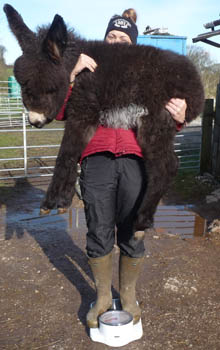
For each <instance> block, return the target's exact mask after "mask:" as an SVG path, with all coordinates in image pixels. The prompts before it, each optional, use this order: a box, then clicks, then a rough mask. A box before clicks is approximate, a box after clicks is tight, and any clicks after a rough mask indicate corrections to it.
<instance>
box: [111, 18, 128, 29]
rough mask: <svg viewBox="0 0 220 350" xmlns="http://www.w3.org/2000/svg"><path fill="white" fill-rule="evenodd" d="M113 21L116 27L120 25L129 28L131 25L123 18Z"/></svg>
mask: <svg viewBox="0 0 220 350" xmlns="http://www.w3.org/2000/svg"><path fill="white" fill-rule="evenodd" d="M113 23H114V26H115V27H119V28H129V27H131V23H129V22H128V21H126V19H121V18H119V19H115V20H114V21H113Z"/></svg>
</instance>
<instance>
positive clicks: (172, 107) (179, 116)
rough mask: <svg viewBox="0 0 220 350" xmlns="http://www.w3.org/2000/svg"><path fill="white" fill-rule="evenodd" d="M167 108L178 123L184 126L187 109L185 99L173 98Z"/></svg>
mask: <svg viewBox="0 0 220 350" xmlns="http://www.w3.org/2000/svg"><path fill="white" fill-rule="evenodd" d="M165 108H166V109H167V110H168V111H169V112H170V114H171V115H172V117H173V119H174V120H175V121H176V122H177V123H180V124H183V123H184V122H185V117H186V108H187V104H186V100H185V99H180V98H171V100H170V101H169V102H168V103H167V104H166V106H165Z"/></svg>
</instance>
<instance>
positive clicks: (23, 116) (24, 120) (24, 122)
mask: <svg viewBox="0 0 220 350" xmlns="http://www.w3.org/2000/svg"><path fill="white" fill-rule="evenodd" d="M22 120H23V145H24V176H25V177H27V132H26V115H25V112H24V113H22Z"/></svg>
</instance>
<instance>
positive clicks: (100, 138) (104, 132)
mask: <svg viewBox="0 0 220 350" xmlns="http://www.w3.org/2000/svg"><path fill="white" fill-rule="evenodd" d="M71 91H72V88H71V87H70V88H69V90H68V93H67V96H66V98H65V101H64V104H63V106H62V108H61V110H60V112H59V113H58V115H57V117H56V119H57V120H63V119H64V111H65V107H66V103H67V101H68V99H69V96H70V94H71ZM182 126H183V125H182V124H179V123H177V126H176V128H177V131H179V130H181V128H182ZM106 151H108V152H111V153H113V154H115V156H116V157H119V156H121V155H125V154H136V155H137V156H139V157H143V155H142V151H141V148H140V146H139V144H138V142H137V138H136V133H135V131H134V130H133V129H128V130H125V129H113V128H106V127H104V126H99V127H98V128H97V130H96V132H95V135H94V136H93V137H92V139H91V140H90V142H89V143H88V145H87V146H86V148H85V149H84V151H83V153H82V155H81V159H80V162H81V161H82V160H83V158H85V157H87V156H89V155H91V154H94V153H98V152H106Z"/></svg>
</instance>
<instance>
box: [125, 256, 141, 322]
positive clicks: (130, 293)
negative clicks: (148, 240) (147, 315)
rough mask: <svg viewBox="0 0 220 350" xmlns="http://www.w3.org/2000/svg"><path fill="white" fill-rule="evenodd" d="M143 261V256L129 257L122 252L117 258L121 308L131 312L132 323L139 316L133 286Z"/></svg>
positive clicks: (139, 311)
mask: <svg viewBox="0 0 220 350" xmlns="http://www.w3.org/2000/svg"><path fill="white" fill-rule="evenodd" d="M143 261H144V258H130V257H128V256H125V255H122V254H121V255H120V260H119V292H120V300H121V304H122V309H123V310H125V311H128V312H130V313H131V314H132V316H133V322H134V324H135V323H137V322H138V321H139V320H140V318H141V309H140V307H139V306H138V304H137V300H136V293H135V288H136V282H137V279H138V276H139V273H140V269H141V266H142V263H143Z"/></svg>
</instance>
